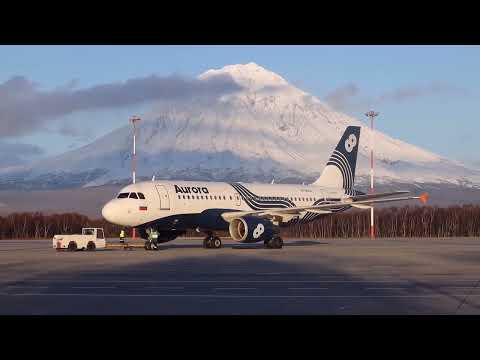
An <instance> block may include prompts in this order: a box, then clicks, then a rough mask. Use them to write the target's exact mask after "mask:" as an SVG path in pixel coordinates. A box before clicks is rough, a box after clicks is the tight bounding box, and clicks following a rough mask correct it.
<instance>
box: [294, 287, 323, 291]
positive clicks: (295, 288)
mask: <svg viewBox="0 0 480 360" xmlns="http://www.w3.org/2000/svg"><path fill="white" fill-rule="evenodd" d="M288 290H328V288H297V287H294V288H288Z"/></svg>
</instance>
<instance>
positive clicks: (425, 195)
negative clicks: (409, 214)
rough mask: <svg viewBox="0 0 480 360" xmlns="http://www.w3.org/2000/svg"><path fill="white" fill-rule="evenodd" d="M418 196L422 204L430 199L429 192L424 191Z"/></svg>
mask: <svg viewBox="0 0 480 360" xmlns="http://www.w3.org/2000/svg"><path fill="white" fill-rule="evenodd" d="M418 198H419V199H420V201H421V202H422V204H426V203H427V201H428V193H423V194H421V195H420V196H419V197H418Z"/></svg>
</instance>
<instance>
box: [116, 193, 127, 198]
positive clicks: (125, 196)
mask: <svg viewBox="0 0 480 360" xmlns="http://www.w3.org/2000/svg"><path fill="white" fill-rule="evenodd" d="M128 194H129V193H121V194H118V196H117V199H125V198H128Z"/></svg>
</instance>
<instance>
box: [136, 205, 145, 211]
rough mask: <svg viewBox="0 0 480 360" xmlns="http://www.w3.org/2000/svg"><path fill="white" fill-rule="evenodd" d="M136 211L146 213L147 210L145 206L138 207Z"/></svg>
mask: <svg viewBox="0 0 480 360" xmlns="http://www.w3.org/2000/svg"><path fill="white" fill-rule="evenodd" d="M138 210H140V211H142V210H145V211H146V210H147V207H146V206H140V207H139V208H138Z"/></svg>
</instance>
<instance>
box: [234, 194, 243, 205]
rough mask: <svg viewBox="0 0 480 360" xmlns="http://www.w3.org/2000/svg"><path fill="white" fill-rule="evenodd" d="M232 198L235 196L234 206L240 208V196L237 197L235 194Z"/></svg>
mask: <svg viewBox="0 0 480 360" xmlns="http://www.w3.org/2000/svg"><path fill="white" fill-rule="evenodd" d="M233 196H235V204H236V205H237V206H240V205H241V201H242V200H241V199H242V198H241V197H240V195H238V194H237V193H235V194H234V195H233Z"/></svg>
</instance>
